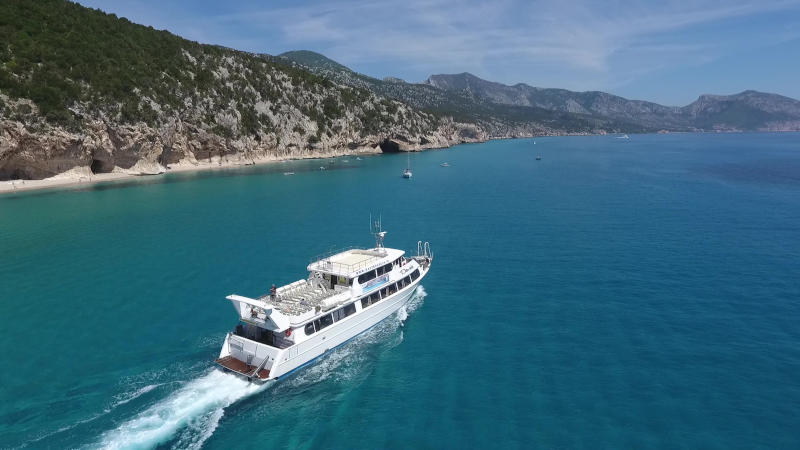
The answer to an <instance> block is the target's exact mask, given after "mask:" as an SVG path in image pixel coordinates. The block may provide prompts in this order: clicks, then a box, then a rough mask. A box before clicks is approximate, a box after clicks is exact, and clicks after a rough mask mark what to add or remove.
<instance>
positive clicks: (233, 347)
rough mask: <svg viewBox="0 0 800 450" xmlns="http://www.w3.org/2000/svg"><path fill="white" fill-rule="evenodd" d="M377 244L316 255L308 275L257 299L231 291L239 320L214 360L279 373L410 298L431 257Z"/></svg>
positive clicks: (258, 374) (256, 374) (422, 246)
mask: <svg viewBox="0 0 800 450" xmlns="http://www.w3.org/2000/svg"><path fill="white" fill-rule="evenodd" d="M375 234H376V246H375V248H371V249H355V248H354V249H348V250H344V251H340V252H337V253H334V254H330V255H325V256H323V257H320V258H315V260H314V261H312V262H311V264H309V265H308V272H309V276H308V278H306V279H301V280H298V281H295V282H294V283H290V284H287V285H285V286H282V287H280V288H273V289H272V290H271V292H270V293H268V294H266V295H263V296H261V297H258V298H248V297H243V296H241V295H229V296H228V297H227V298H228V300H230V301H231V303H232V304H233V307H234V309H236V312H237V313H238V314H239V324H237V325H236V328H235V329H234V331H232V332H230V333H228V335H227V336H226V337H225V342H224V344H223V345H222V350H221V351H220V354H219V359H217V360H216V362H217V364H219V365H221V366H222V367H224V368H225V369H227V370H230V371H233V372H235V373H238V374H239V375H242V376H245V377H247V378H249V379H251V380H253V381H261V382H263V381H267V380H272V379H276V378H280V377H282V376H285V375H286V374H288V373H289V372H291V371H293V370H295V369H297V368H299V367H301V366H303V365H305V364H307V363H309V362H311V361H312V360H314V359H315V358H318V357H320V356H322V355H323V354H325V353H326V352H328V351H330V350H332V349H334V348H336V347H337V346H339V345H341V344H343V343H344V342H346V341H348V340H349V339H351V338H353V337H355V336H356V335H358V334H360V333H362V332H364V331H366V330H367V329H369V328H370V327H372V326H373V325H375V324H377V323H378V322H380V321H381V320H383V319H385V318H387V317H388V316H390V315H391V314H393V313H394V312H396V311H397V310H398V309H400V307H402V306H403V305H405V304H406V303H407V302H408V300H409V299H410V298H411V297H412V294H413V293H414V291H415V290H416V288H417V286H418V285H419V283H420V281H422V278H424V277H425V275H426V274H427V273H428V270H430V266H431V262H432V261H433V255H432V253H431V251H430V246H429V245H428V243H427V242H425V243H423V242H419V243H418V245H417V255H416V256H412V257H406V256H405V252H403V251H402V250H396V249H391V248H385V247H383V237H384V236H385V234H386V232H383V231H380V230H378V232H377V233H375Z"/></svg>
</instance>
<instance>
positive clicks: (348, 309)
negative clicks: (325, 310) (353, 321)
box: [342, 303, 356, 317]
mask: <svg viewBox="0 0 800 450" xmlns="http://www.w3.org/2000/svg"><path fill="white" fill-rule="evenodd" d="M342 311H343V312H344V316H345V317H347V316H349V315H351V314H355V313H356V304H355V303H350V304H349V305H345V306H344V308H342Z"/></svg>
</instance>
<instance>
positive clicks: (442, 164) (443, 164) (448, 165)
mask: <svg viewBox="0 0 800 450" xmlns="http://www.w3.org/2000/svg"><path fill="white" fill-rule="evenodd" d="M439 165H440V166H442V167H450V164H448V163H446V162H443V163H441V164H439Z"/></svg>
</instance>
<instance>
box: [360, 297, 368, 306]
mask: <svg viewBox="0 0 800 450" xmlns="http://www.w3.org/2000/svg"><path fill="white" fill-rule="evenodd" d="M367 306H369V297H364V298H362V299H361V309H364V308H366V307H367Z"/></svg>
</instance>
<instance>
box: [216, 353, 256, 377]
mask: <svg viewBox="0 0 800 450" xmlns="http://www.w3.org/2000/svg"><path fill="white" fill-rule="evenodd" d="M216 363H217V364H219V365H220V366H222V367H224V368H226V369H230V370H232V371H234V372H237V373H240V374H242V375H246V376H251V374H252V373H253V371H254V370H256V366H251V365H249V364H247V363H245V362H243V361H239V360H238V359H236V358H234V357H233V356H226V357H224V358H219V359H218V360H217V361H216ZM258 378H260V379H262V380H266V379H267V378H269V370H267V369H261V370H259V371H258Z"/></svg>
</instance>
